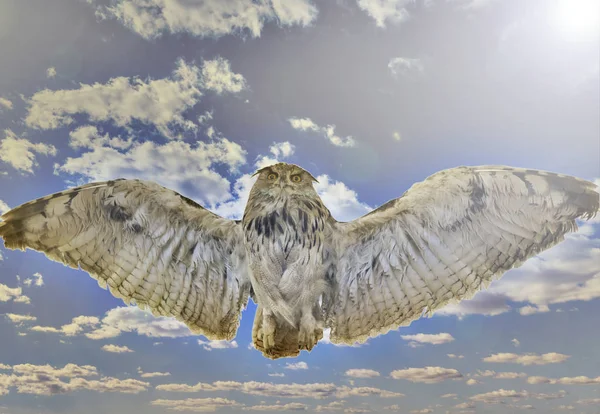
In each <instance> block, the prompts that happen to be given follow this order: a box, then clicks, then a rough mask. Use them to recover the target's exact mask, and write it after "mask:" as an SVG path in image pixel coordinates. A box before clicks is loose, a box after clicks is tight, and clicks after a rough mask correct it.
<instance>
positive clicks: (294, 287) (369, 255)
mask: <svg viewBox="0 0 600 414" xmlns="http://www.w3.org/2000/svg"><path fill="white" fill-rule="evenodd" d="M256 175H257V176H258V177H257V181H256V183H255V184H254V186H253V187H252V190H251V192H250V198H249V200H248V203H247V205H246V209H245V212H244V217H243V219H242V220H241V221H233V220H228V219H225V218H222V217H219V216H217V215H215V214H213V213H211V212H209V211H208V210H206V209H204V208H203V207H202V206H200V205H199V204H197V203H196V202H194V201H193V200H190V199H188V198H186V197H183V196H182V195H180V194H178V193H176V192H174V191H171V190H169V189H166V188H164V187H161V186H159V185H157V184H155V183H151V182H145V181H139V180H123V179H121V180H114V181H107V182H102V183H92V184H88V185H85V186H81V187H77V188H74V189H71V190H67V191H63V192H60V193H57V194H53V195H50V196H47V197H43V198H40V199H37V200H34V201H31V202H29V203H25V204H23V205H21V206H19V207H16V208H14V209H12V210H10V211H9V212H7V213H5V214H4V215H3V216H2V220H3V221H2V222H0V237H2V238H3V239H4V243H5V246H6V247H7V248H10V249H15V248H19V249H22V250H24V249H25V248H31V249H34V250H38V251H41V252H44V253H45V254H46V256H48V257H49V258H50V259H52V260H55V261H59V262H62V263H64V264H66V265H68V266H71V267H75V268H77V267H80V268H81V269H82V270H85V271H86V272H88V273H89V274H90V275H92V276H93V277H94V278H95V279H97V280H98V283H99V284H100V286H102V287H105V288H106V287H108V289H109V290H110V292H111V293H112V294H113V295H115V296H116V297H119V298H121V299H123V300H124V301H125V302H126V303H135V304H137V305H138V306H140V307H142V308H148V309H150V310H151V311H152V312H153V313H154V314H155V315H164V316H173V317H175V318H177V319H178V320H180V321H182V322H184V323H186V324H187V325H188V326H189V327H190V329H191V330H192V331H193V332H194V333H197V334H202V335H205V336H206V337H208V338H210V339H227V340H231V339H233V338H234V337H235V334H236V331H237V328H238V325H239V318H240V312H241V310H242V309H243V308H244V307H245V305H246V303H247V300H248V296H249V295H251V294H252V295H253V298H254V300H255V301H256V302H257V304H258V311H257V313H256V316H255V321H254V327H253V331H252V337H253V342H254V345H255V347H256V348H257V349H259V350H260V351H261V352H263V354H264V355H265V356H267V357H269V358H280V357H293V356H296V355H298V354H299V352H300V350H302V349H305V350H308V351H310V350H311V349H312V348H313V347H314V346H315V344H316V343H317V341H318V340H319V339H321V337H322V334H323V329H324V328H325V327H329V328H331V341H332V342H334V343H354V342H356V341H358V342H363V341H365V340H366V339H367V338H369V337H374V336H377V335H380V334H383V333H386V332H387V331H389V330H390V329H397V328H398V327H399V326H403V325H407V324H409V323H410V322H411V321H412V320H414V319H417V318H419V317H420V316H421V315H423V313H424V311H428V312H430V313H431V312H433V311H435V310H437V309H439V308H441V307H442V306H444V305H445V304H447V303H449V302H456V301H459V300H461V299H465V298H469V297H471V296H472V295H473V294H475V293H476V292H477V291H478V290H479V289H481V288H482V287H485V286H487V284H489V282H490V281H491V280H493V279H494V278H498V277H500V276H501V275H502V274H503V273H505V272H506V271H507V270H509V269H511V268H513V267H517V266H519V265H520V264H522V263H523V262H524V261H525V260H527V259H528V258H530V257H532V256H534V255H536V254H537V253H539V252H541V251H543V250H545V249H548V248H550V247H551V246H553V245H555V244H556V243H558V242H560V241H561V240H562V239H563V237H564V235H565V234H566V233H567V232H569V231H573V230H575V229H576V228H577V225H576V223H575V219H577V218H589V217H592V216H593V215H595V214H596V213H597V211H598V208H599V194H598V192H597V191H596V187H595V186H594V184H593V183H590V182H588V181H585V180H581V179H578V178H575V177H570V176H565V175H561V174H554V173H549V172H544V171H537V170H526V169H518V168H510V167H503V166H480V167H458V168H453V169H449V170H444V171H441V172H439V173H437V174H434V175H432V176H431V177H429V178H427V179H426V180H425V181H423V182H421V183H417V184H415V185H413V186H412V187H411V188H410V189H409V190H408V191H407V192H406V193H405V194H404V195H403V196H402V197H400V198H397V199H394V200H391V201H389V202H387V203H385V204H384V205H382V206H381V207H379V208H378V209H376V210H374V211H372V212H371V213H369V214H366V215H365V216H363V217H361V218H358V219H356V220H354V221H352V222H348V223H340V222H337V221H336V220H334V219H333V218H332V217H331V214H330V213H329V210H328V209H327V208H326V207H325V206H324V205H323V203H322V201H321V199H320V197H319V196H318V194H317V192H316V191H315V189H314V188H313V185H312V183H313V182H314V181H316V180H315V179H314V177H313V176H312V175H310V174H309V173H308V172H307V171H305V170H303V169H302V168H300V167H298V166H295V165H291V164H285V163H279V164H275V165H272V166H269V167H266V168H263V169H261V170H259V171H258V172H257V173H256Z"/></svg>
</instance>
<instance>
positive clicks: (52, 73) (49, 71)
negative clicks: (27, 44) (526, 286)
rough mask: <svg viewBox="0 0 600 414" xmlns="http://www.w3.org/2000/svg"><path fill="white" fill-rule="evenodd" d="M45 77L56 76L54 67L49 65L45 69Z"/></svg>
mask: <svg viewBox="0 0 600 414" xmlns="http://www.w3.org/2000/svg"><path fill="white" fill-rule="evenodd" d="M46 77H47V78H54V77H56V68H55V67H49V68H48V69H46Z"/></svg>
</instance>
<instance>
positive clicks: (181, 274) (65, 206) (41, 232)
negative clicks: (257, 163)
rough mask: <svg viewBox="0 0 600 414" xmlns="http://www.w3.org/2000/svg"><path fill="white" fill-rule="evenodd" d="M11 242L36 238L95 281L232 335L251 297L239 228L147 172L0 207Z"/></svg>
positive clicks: (1, 233)
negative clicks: (146, 177) (145, 175)
mask: <svg viewBox="0 0 600 414" xmlns="http://www.w3.org/2000/svg"><path fill="white" fill-rule="evenodd" d="M1 218H2V220H3V221H2V222H0V237H2V238H3V239H4V244H5V246H6V247H7V248H9V249H17V248H18V249H22V250H25V249H26V248H30V249H33V250H38V251H41V252H43V253H44V254H45V255H46V256H48V258H50V259H52V260H55V261H57V262H62V263H64V264H66V265H68V266H70V267H73V268H78V267H80V268H81V269H83V270H85V271H86V272H88V273H89V274H90V275H91V276H92V277H94V278H95V279H97V280H98V284H99V285H100V286H101V287H103V288H106V287H107V285H108V289H109V290H110V292H111V293H112V294H113V295H114V296H116V297H118V298H121V299H123V301H125V302H126V303H135V304H137V305H138V306H139V307H140V308H142V309H145V308H148V309H150V310H151V311H152V313H153V314H154V315H156V316H158V315H163V316H174V317H175V318H177V319H178V320H180V321H182V322H184V323H185V324H186V325H187V326H188V327H189V328H190V329H191V330H192V332H194V333H195V334H202V335H205V336H206V337H208V338H210V339H233V338H234V337H235V333H236V331H237V328H238V325H239V318H240V312H241V310H242V308H243V307H245V305H246V303H247V301H248V295H249V291H250V282H249V279H248V277H247V275H246V273H245V269H246V265H245V261H246V259H245V250H244V247H243V243H242V241H243V237H242V228H241V226H240V225H239V224H237V223H236V222H234V221H233V220H227V219H224V218H222V217H219V216H217V215H215V214H213V213H211V212H210V211H208V210H206V209H204V208H203V207H202V206H200V205H198V204H196V203H195V202H194V201H192V200H190V199H188V198H186V197H184V196H182V195H180V194H178V193H176V192H175V191H172V190H169V189H167V188H164V187H161V186H160V185H158V184H155V183H152V182H146V181H140V180H125V179H120V180H114V181H106V182H99V183H92V184H87V185H84V186H82V187H77V188H73V189H70V190H67V191H63V192H60V193H56V194H53V195H49V196H47V197H43V198H40V199H37V200H34V201H30V202H28V203H25V204H23V205H21V206H19V207H16V208H14V209H12V210H10V211H8V212H7V213H5V214H4V215H3V216H2V217H1Z"/></svg>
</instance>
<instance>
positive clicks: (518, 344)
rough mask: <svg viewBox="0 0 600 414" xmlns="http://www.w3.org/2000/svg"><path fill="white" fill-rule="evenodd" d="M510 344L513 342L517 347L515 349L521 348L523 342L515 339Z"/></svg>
mask: <svg viewBox="0 0 600 414" xmlns="http://www.w3.org/2000/svg"><path fill="white" fill-rule="evenodd" d="M510 342H512V344H513V345H514V346H515V348H518V347H519V346H521V342H520V341H519V340H518V339H517V338H513V339H512V340H511V341H510Z"/></svg>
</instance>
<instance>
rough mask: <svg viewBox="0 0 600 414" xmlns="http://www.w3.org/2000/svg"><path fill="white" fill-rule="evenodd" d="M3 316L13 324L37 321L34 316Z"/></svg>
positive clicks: (14, 314)
mask: <svg viewBox="0 0 600 414" xmlns="http://www.w3.org/2000/svg"><path fill="white" fill-rule="evenodd" d="M5 316H6V317H7V318H8V319H10V321H11V322H12V323H14V324H22V323H23V322H31V321H35V320H37V318H36V317H35V316H31V315H19V314H16V313H7V314H5Z"/></svg>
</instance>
